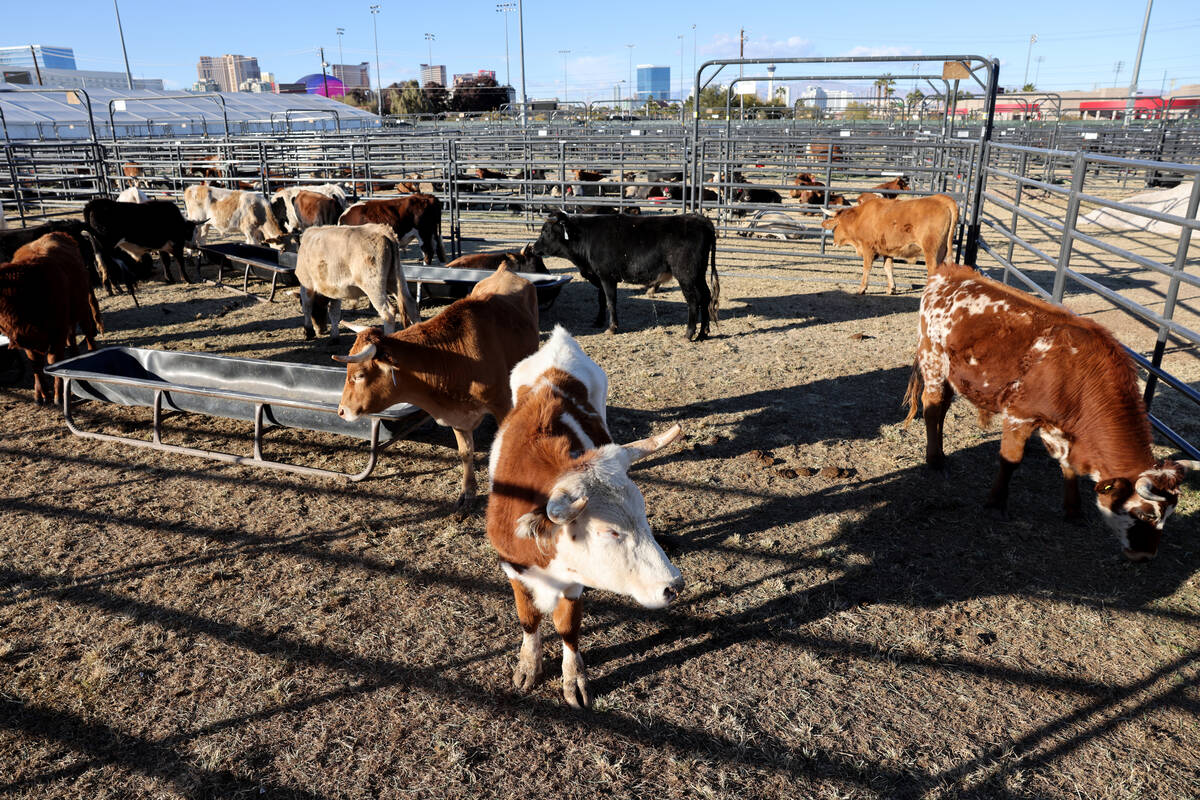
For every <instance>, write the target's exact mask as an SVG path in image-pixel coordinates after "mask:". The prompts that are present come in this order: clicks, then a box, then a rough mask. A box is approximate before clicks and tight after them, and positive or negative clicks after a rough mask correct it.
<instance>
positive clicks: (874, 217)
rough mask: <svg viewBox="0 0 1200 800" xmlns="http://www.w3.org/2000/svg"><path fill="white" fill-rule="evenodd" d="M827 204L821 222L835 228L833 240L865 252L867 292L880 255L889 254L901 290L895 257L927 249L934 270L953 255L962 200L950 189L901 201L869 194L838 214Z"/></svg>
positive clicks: (890, 280) (887, 262) (887, 264)
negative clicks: (942, 192)
mask: <svg viewBox="0 0 1200 800" xmlns="http://www.w3.org/2000/svg"><path fill="white" fill-rule="evenodd" d="M822 210H823V211H825V213H826V214H827V215H829V219H827V220H825V221H824V222H822V223H821V227H822V228H825V229H826V230H833V243H834V244H835V245H850V246H851V247H853V248H854V249H855V250H857V251H858V254H859V255H860V256H862V260H863V273H862V283H861V284H860V285H859V287H858V293H859V294H866V291H867V276H868V275H870V273H871V265H872V264H874V263H875V259H876V258H878V257H879V256H883V259H884V260H883V268H884V271H885V272H886V273H887V284H888V292H890V293H891V294H895V293H896V280H895V278H894V277H893V276H892V259H895V258H904V259H909V260H913V259H916V258H919V257H921V256H922V255H923V256H924V258H925V266H926V269H927V270H932V269H933V268H934V267H936V266H937V265H939V264H941V263H942V262H943V261H945V260H946V259H947V258H949V257H950V253H951V251H952V250H953V248H954V229H955V227H956V226H957V225H958V204H957V203H956V202H954V198H953V197H950V196H949V195H945V194H935V195H931V196H929V197H918V198H915V199H912V200H902V201H899V202H895V203H891V202H885V201H883V200H879V199H876V200H868V201H867V202H865V203H863V204H861V205H857V206H851V207H850V208H846V209H843V210H841V211H839V212H837V213H836V214H835V213H833V212H832V211H828V210H824V209H822Z"/></svg>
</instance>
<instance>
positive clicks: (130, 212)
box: [83, 198, 197, 283]
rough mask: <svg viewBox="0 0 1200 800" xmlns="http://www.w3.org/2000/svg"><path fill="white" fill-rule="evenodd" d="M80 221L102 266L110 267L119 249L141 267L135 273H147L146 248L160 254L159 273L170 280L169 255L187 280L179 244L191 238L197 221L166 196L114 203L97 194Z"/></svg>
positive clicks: (142, 274)
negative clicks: (160, 270) (189, 218)
mask: <svg viewBox="0 0 1200 800" xmlns="http://www.w3.org/2000/svg"><path fill="white" fill-rule="evenodd" d="M83 223H84V225H85V226H87V231H88V233H89V234H90V235H91V236H92V238H93V239H94V240H95V241H96V250H97V254H98V255H99V257H100V261H101V262H102V263H103V264H104V267H105V268H106V269H109V270H112V269H113V268H114V267H113V258H114V257H115V256H116V251H117V250H118V249H119V250H121V251H122V252H124V253H126V254H128V255H129V256H131V257H132V258H133V260H134V261H136V262H138V263H139V264H140V265H141V267H142V270H141V274H140V275H139V277H143V276H144V277H149V275H150V261H149V253H150V251H152V250H153V251H157V252H158V253H159V254H160V255H162V261H163V274H164V275H165V276H166V279H167V283H171V282H172V278H171V267H170V262H171V259H170V256H172V255H173V256H175V259H176V260H177V261H178V262H179V274H180V276H181V277H182V278H183V279H184V280H185V281H187V282H189V283H191V282H192V279H191V278H189V277H188V274H187V270H186V268H185V266H184V263H183V246H184V244H186V243H188V242H190V241H192V237H193V236H194V235H195V233H196V225H197V223H195V222H192V221H190V220H186V219H184V218H183V214H182V213H181V212H180V211H179V207H178V206H176V205H175V204H174V203H172V202H171V201H169V200H151V201H150V202H149V203H118V202H116V201H115V200H107V199H104V198H99V199H96V200H91V201H89V202H88V204H87V205H86V206H84V207H83Z"/></svg>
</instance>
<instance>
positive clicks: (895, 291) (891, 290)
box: [888, 286, 900, 294]
mask: <svg viewBox="0 0 1200 800" xmlns="http://www.w3.org/2000/svg"><path fill="white" fill-rule="evenodd" d="M888 294H900V290H899V289H897V288H896V287H895V286H890V287H888Z"/></svg>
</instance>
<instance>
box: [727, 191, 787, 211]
mask: <svg viewBox="0 0 1200 800" xmlns="http://www.w3.org/2000/svg"><path fill="white" fill-rule="evenodd" d="M733 202H735V203H763V204H766V203H782V202H783V197H781V196H780V194H779V192H777V191H775V190H774V189H753V188H751V189H747V188H742V189H737V190H735V191H734V193H733ZM731 213H732V214H733V215H734V216H735V217H741V216H744V215H745V214H746V211H745V209H741V208H735V209H733V211H732V212H731Z"/></svg>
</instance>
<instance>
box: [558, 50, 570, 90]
mask: <svg viewBox="0 0 1200 800" xmlns="http://www.w3.org/2000/svg"><path fill="white" fill-rule="evenodd" d="M570 52H571V51H570V50H559V51H558V54H559V55H560V56H562V57H563V102H564V103H565V102H567V54H568V53H570Z"/></svg>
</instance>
